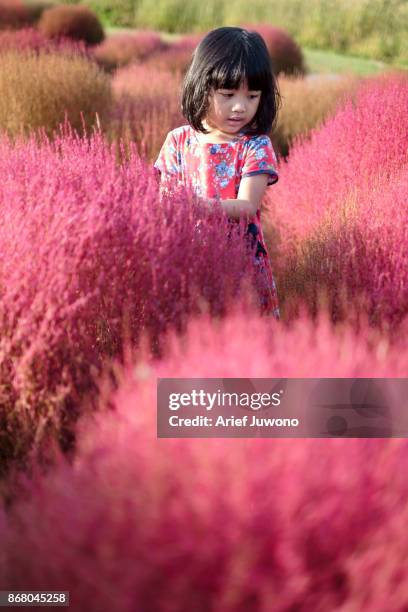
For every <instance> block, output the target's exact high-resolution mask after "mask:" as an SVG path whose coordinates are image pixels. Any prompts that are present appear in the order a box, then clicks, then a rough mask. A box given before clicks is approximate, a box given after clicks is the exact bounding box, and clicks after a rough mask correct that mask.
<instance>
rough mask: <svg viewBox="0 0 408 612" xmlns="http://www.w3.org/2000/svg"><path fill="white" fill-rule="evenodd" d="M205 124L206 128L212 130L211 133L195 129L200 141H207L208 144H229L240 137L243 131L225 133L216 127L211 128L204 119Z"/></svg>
mask: <svg viewBox="0 0 408 612" xmlns="http://www.w3.org/2000/svg"><path fill="white" fill-rule="evenodd" d="M202 123H203V126H204V128H205V129H206V130H210V132H209V134H203V133H202V132H196V131H194V133H195V135H196V138H197V140H198V142H202V143H206V144H227V143H228V142H231V141H233V140H237V139H238V138H240V136H241V133H240V132H239V133H236V134H225V133H223V132H219V131H218V130H216V129H213V128H211V127H210V126H209V125H208V124H207V123H206V121H205V120H204V121H203V122H202Z"/></svg>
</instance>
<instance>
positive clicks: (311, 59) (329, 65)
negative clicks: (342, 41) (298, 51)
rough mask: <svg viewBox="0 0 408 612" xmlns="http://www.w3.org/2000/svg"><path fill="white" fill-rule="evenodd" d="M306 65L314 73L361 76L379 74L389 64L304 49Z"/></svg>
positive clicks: (331, 52)
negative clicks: (349, 73)
mask: <svg viewBox="0 0 408 612" xmlns="http://www.w3.org/2000/svg"><path fill="white" fill-rule="evenodd" d="M302 50H303V54H304V57H305V61H306V64H307V66H308V68H309V70H310V72H313V73H327V72H329V73H333V72H335V73H337V74H340V73H346V72H353V73H354V74H358V75H360V76H366V75H371V74H378V73H379V72H383V71H384V70H386V69H387V68H388V64H386V63H385V62H380V61H377V60H371V59H364V58H361V57H353V56H349V55H341V54H339V53H334V52H333V51H322V50H321V49H318V50H317V49H302Z"/></svg>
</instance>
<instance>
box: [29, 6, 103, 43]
mask: <svg viewBox="0 0 408 612" xmlns="http://www.w3.org/2000/svg"><path fill="white" fill-rule="evenodd" d="M38 29H39V30H40V32H41V33H42V34H44V36H47V37H48V38H60V37H66V38H72V39H74V40H82V41H84V42H85V43H87V44H88V45H97V44H98V43H100V42H101V41H102V40H103V39H104V37H105V34H104V31H103V27H102V25H101V22H100V21H99V19H98V17H97V16H96V15H95V13H94V12H93V11H91V10H90V9H89V8H87V7H85V6H69V5H63V4H62V5H60V6H55V7H53V8H50V9H47V10H46V11H44V12H43V14H42V15H41V18H40V20H39V22H38Z"/></svg>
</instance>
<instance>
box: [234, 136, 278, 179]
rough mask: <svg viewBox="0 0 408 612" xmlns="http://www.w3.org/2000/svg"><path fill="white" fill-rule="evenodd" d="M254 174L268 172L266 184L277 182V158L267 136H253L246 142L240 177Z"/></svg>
mask: <svg viewBox="0 0 408 612" xmlns="http://www.w3.org/2000/svg"><path fill="white" fill-rule="evenodd" d="M256 174H268V175H269V176H268V183H267V185H268V186H269V185H273V184H274V183H276V182H277V180H278V178H279V175H278V172H277V159H276V155H275V151H274V150H273V146H272V142H271V139H270V138H269V136H266V135H262V136H254V137H253V138H250V139H249V140H248V143H247V151H246V155H245V157H244V163H243V166H242V171H241V178H244V177H245V176H255V175H256Z"/></svg>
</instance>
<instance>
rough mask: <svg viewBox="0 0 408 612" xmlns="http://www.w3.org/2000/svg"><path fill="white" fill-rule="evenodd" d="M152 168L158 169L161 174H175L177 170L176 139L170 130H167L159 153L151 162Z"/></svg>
mask: <svg viewBox="0 0 408 612" xmlns="http://www.w3.org/2000/svg"><path fill="white" fill-rule="evenodd" d="M153 168H154V169H155V170H158V171H159V172H160V174H161V175H164V176H166V175H175V176H177V174H178V172H179V163H178V159H177V146H176V140H175V138H174V135H173V133H172V132H169V133H168V134H167V136H166V139H165V141H164V143H163V146H162V148H161V149H160V152H159V155H158V157H157V159H156V161H155V162H154V164H153Z"/></svg>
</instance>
